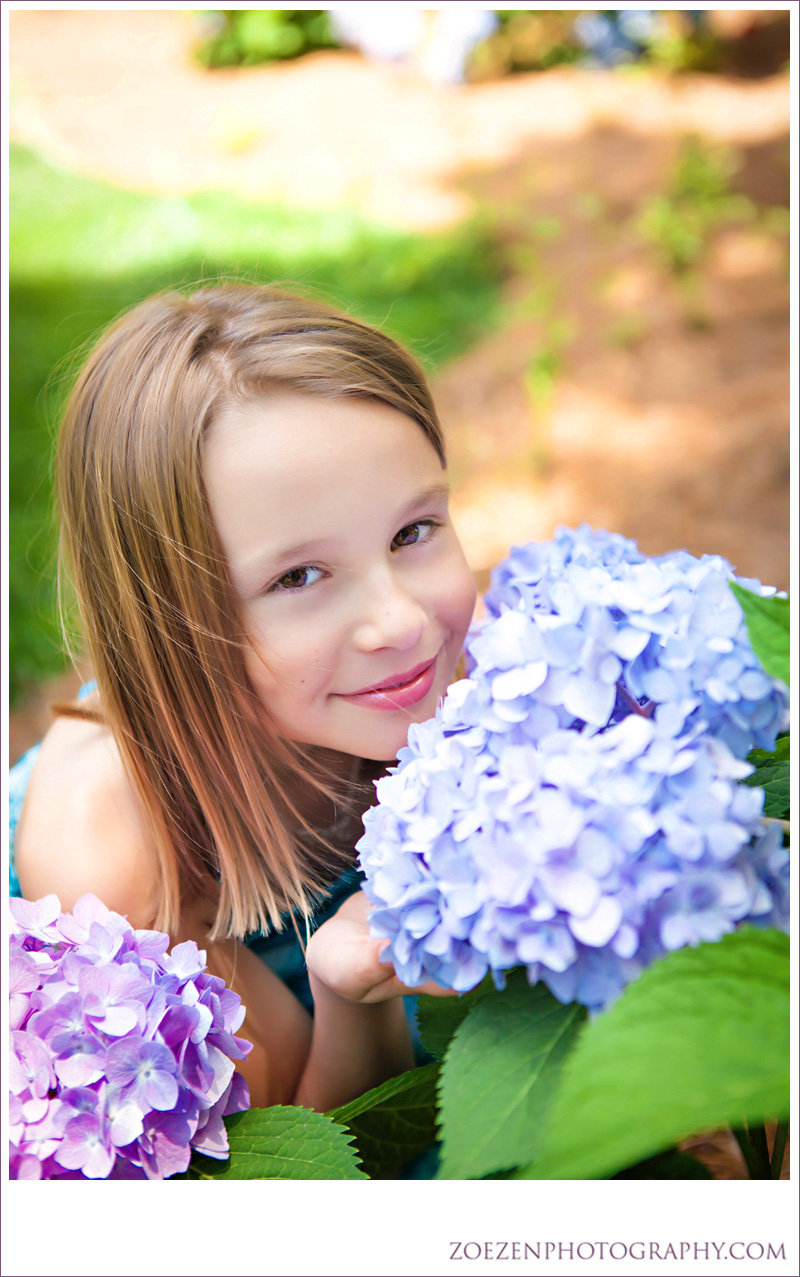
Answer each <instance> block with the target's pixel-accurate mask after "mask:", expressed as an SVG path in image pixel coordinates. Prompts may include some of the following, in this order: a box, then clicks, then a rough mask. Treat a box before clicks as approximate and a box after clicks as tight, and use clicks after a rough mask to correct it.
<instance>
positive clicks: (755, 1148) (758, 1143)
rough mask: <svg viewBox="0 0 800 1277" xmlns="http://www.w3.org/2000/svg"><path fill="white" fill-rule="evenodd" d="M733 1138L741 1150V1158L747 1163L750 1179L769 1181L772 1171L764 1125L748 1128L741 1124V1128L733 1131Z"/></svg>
mask: <svg viewBox="0 0 800 1277" xmlns="http://www.w3.org/2000/svg"><path fill="white" fill-rule="evenodd" d="M733 1134H734V1137H735V1139H736V1143H737V1144H738V1145H739V1148H740V1149H741V1150H742V1156H743V1158H744V1160H745V1162H746V1163H747V1171H748V1174H749V1176H750V1178H751V1179H771V1178H772V1171H771V1168H770V1163H769V1148H768V1146H767V1133H766V1131H765V1130H764V1123H763V1122H761V1123H760V1124H757V1125H753V1126H750V1127H748V1125H747V1123H746V1122H743V1123H742V1125H741V1127H740V1128H738V1129H734V1132H733Z"/></svg>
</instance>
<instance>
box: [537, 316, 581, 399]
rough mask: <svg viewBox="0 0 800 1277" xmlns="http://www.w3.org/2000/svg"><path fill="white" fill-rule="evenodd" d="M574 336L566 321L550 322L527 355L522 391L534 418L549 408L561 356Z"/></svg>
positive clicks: (559, 318) (570, 323)
mask: <svg viewBox="0 0 800 1277" xmlns="http://www.w3.org/2000/svg"><path fill="white" fill-rule="evenodd" d="M574 335H575V329H574V325H573V323H572V321H571V320H570V319H567V318H565V317H563V316H561V317H557V318H554V319H551V320H550V322H549V323H548V324H547V326H546V328H545V331H544V334H543V336H542V340H541V342H540V343H539V345H538V347H537V348H536V350H535V351H534V353H533V355H532V356H531V360H530V363H529V364H528V371H527V373H526V374H525V389H526V390H527V392H528V395H529V397H530V400H531V405H532V407H533V410H534V413H535V414H536V416H537V417H539V416H542V415H543V414H544V413H545V412H546V411H547V409H548V408H549V407H550V403H551V401H552V397H553V390H554V388H555V384H556V381H557V380H558V376H559V373H560V372H561V368H562V364H563V360H562V353H563V350H564V347H565V346H567V345H569V343H570V342H571V341H572V339H573V337H574Z"/></svg>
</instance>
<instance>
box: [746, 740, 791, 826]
mask: <svg viewBox="0 0 800 1277" xmlns="http://www.w3.org/2000/svg"><path fill="white" fill-rule="evenodd" d="M747 761H748V762H749V763H752V764H753V766H754V767H755V769H756V770H755V771H754V772H753V774H752V776H747V777H746V779H745V784H747V785H760V786H761V787H762V788H763V790H764V815H765V816H775V817H777V818H778V820H784V819H785V820H788V818H789V802H790V797H789V791H790V779H791V778H790V772H789V736H788V734H787V735H786V736H781V737H779V738H778V741H777V745H776V748H775V752H774V753H772V754H769V753H767V751H766V750H764V749H753V750H751V751H750V753H749V754H748V756H747Z"/></svg>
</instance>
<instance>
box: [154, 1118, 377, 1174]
mask: <svg viewBox="0 0 800 1277" xmlns="http://www.w3.org/2000/svg"><path fill="white" fill-rule="evenodd" d="M225 1126H226V1127H227V1130H228V1141H229V1143H230V1157H229V1158H228V1159H227V1161H218V1160H217V1159H216V1158H213V1157H205V1156H203V1155H202V1154H200V1153H195V1154H194V1156H193V1158H192V1160H191V1163H190V1164H189V1169H188V1171H187V1172H186V1176H185V1178H187V1179H367V1178H368V1176H367V1175H365V1174H364V1172H363V1171H362V1170H360V1169H359V1166H358V1158H357V1154H356V1150H355V1149H354V1148H353V1146H352V1144H351V1143H350V1141H351V1140H352V1138H353V1137H352V1135H351V1133H350V1131H348V1130H345V1129H344V1128H343V1127H341V1126H339V1125H337V1124H336V1123H335V1122H333V1121H332V1120H331V1118H330V1117H327V1116H326V1115H325V1114H324V1113H315V1112H314V1111H313V1110H312V1109H304V1108H295V1107H288V1106H286V1107H284V1106H283V1105H280V1104H278V1105H275V1106H273V1107H271V1108H265V1109H248V1111H247V1112H246V1113H234V1114H233V1116H232V1117H228V1118H226V1119H225ZM176 1178H178V1177H176Z"/></svg>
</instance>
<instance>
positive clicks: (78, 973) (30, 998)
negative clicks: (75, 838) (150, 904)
mask: <svg viewBox="0 0 800 1277" xmlns="http://www.w3.org/2000/svg"><path fill="white" fill-rule="evenodd" d="M10 906H11V911H12V914H13V916H14V920H15V923H16V925H15V927H14V930H13V932H12V934H11V938H10V949H11V960H10V965H9V973H10V996H11V1029H12V1033H11V1059H10V1068H9V1082H10V1089H11V1096H10V1128H9V1129H10V1141H11V1157H10V1175H11V1177H12V1178H19V1179H50V1178H53V1177H56V1176H58V1177H65V1178H70V1179H76V1178H77V1179H107V1178H111V1179H130V1178H141V1179H145V1178H146V1179H164V1178H166V1177H168V1176H170V1175H174V1174H176V1173H177V1172H178V1171H183V1170H185V1169H186V1167H187V1166H188V1164H189V1159H190V1157H191V1153H192V1149H193V1148H197V1149H200V1150H202V1152H204V1153H205V1154H206V1155H207V1156H209V1157H218V1158H224V1157H226V1156H227V1154H228V1139H227V1134H226V1131H225V1126H224V1123H223V1121H222V1119H223V1117H226V1116H228V1115H229V1114H231V1113H237V1112H241V1111H242V1110H244V1109H246V1108H249V1105H250V1097H249V1093H248V1090H247V1084H246V1082H245V1081H244V1079H243V1078H242V1077H241V1075H240V1074H236V1073H234V1061H235V1060H242V1059H245V1057H246V1056H247V1053H248V1052H249V1050H250V1043H249V1042H245V1041H244V1040H243V1039H241V1038H238V1037H236V1036H235V1034H236V1031H237V1030H238V1029H239V1028H240V1027H241V1024H242V1021H243V1019H244V1008H243V1007H242V1005H241V1000H240V998H239V996H238V995H237V994H235V993H233V992H232V991H231V990H230V989H227V988H226V987H225V984H224V982H223V981H222V980H220V979H218V978H217V977H216V976H210V975H208V974H207V972H206V971H205V954H204V953H202V952H201V951H200V950H199V949H198V948H197V945H196V944H194V943H193V942H192V941H187V942H185V943H184V944H180V945H176V946H175V948H174V949H173V950H172V952H171V953H169V952H168V948H169V937H168V936H166V935H163V934H162V933H160V932H155V931H134V929H133V928H132V927H131V926H130V925H129V924H128V922H126V920H125V919H124V918H122V917H120V916H119V914H115V913H112V912H111V911H110V910H108V909H107V908H106V907H105V905H103V904H101V903H100V901H99V900H97V899H96V898H95V897H94V896H83V897H82V898H81V899H80V900H79V901H78V902H77V903H76V905H75V908H74V910H73V912H72V914H67V913H61V910H60V906H59V903H58V900H57V898H56V897H55V896H48V897H46V898H45V899H44V900H40V901H37V902H30V901H25V900H12V901H11V902H10Z"/></svg>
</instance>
